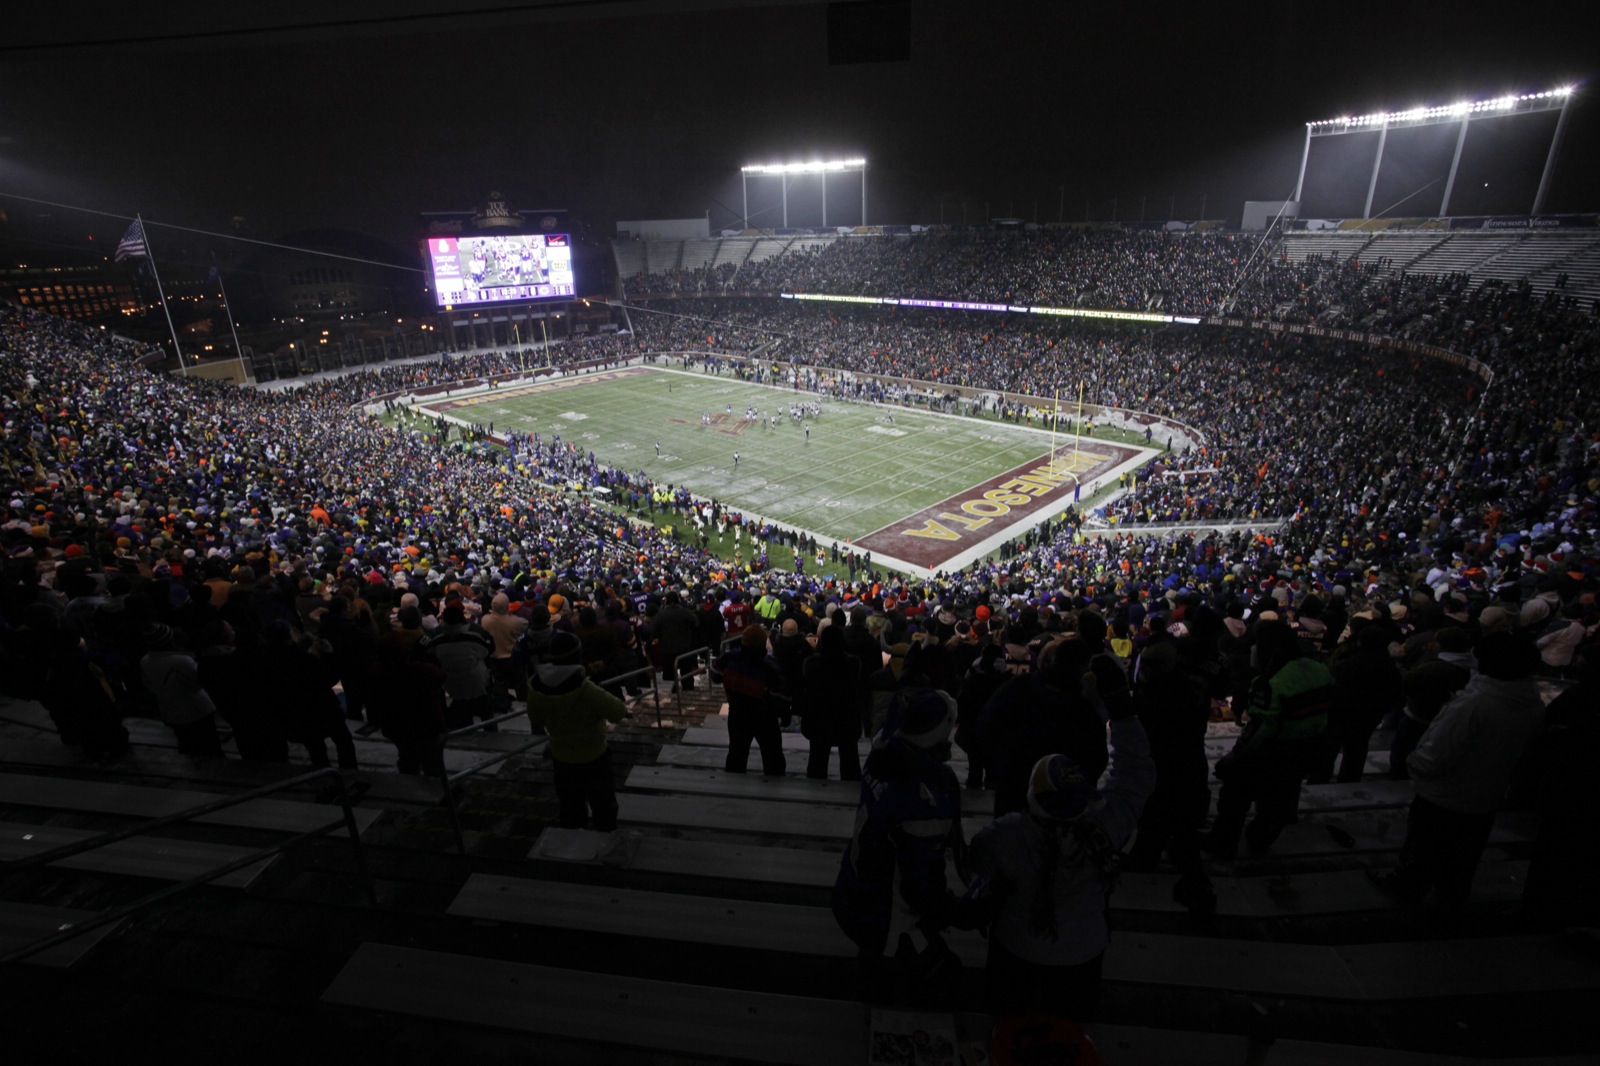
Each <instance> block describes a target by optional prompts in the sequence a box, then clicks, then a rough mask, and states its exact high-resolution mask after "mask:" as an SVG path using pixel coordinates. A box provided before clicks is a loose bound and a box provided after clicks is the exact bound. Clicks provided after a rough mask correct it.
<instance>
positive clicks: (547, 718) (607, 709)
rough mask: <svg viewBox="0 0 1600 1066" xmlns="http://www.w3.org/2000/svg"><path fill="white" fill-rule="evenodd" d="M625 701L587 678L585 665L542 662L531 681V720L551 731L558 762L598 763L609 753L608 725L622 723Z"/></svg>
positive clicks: (552, 747) (551, 750) (529, 716)
mask: <svg viewBox="0 0 1600 1066" xmlns="http://www.w3.org/2000/svg"><path fill="white" fill-rule="evenodd" d="M624 713H626V708H624V707H623V705H622V701H621V700H620V699H618V698H617V697H616V696H613V695H612V694H611V693H609V692H607V691H606V690H605V689H603V688H601V687H600V686H599V685H597V684H595V683H594V682H593V681H590V680H589V679H588V678H587V677H586V676H584V672H583V667H581V666H555V665H553V664H550V663H541V664H540V665H539V666H538V667H537V668H535V670H534V674H533V677H531V678H530V679H529V681H528V720H529V721H530V722H532V723H533V724H534V725H542V726H544V727H545V729H547V730H549V732H550V754H551V755H552V756H554V757H555V760H556V761H557V762H564V763H586V762H594V761H595V760H596V759H598V758H600V756H602V755H604V754H605V753H606V723H607V722H620V721H622V716H623V714H624Z"/></svg>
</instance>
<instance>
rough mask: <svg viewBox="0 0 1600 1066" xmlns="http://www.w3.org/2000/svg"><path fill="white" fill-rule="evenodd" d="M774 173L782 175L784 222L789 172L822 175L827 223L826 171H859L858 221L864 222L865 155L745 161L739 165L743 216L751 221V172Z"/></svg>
mask: <svg viewBox="0 0 1600 1066" xmlns="http://www.w3.org/2000/svg"><path fill="white" fill-rule="evenodd" d="M752 174H756V175H764V174H776V175H778V176H779V177H780V178H782V179H783V225H784V228H788V225H789V175H791V174H820V175H822V225H823V228H827V225H828V175H829V174H860V175H861V224H862V225H863V226H865V225H866V224H867V161H866V160H865V159H830V160H826V161H824V160H812V161H811V162H809V163H747V164H745V165H744V166H742V167H740V168H739V178H740V181H741V182H742V183H743V185H744V219H743V222H744V224H745V226H746V227H748V226H749V224H750V175H752Z"/></svg>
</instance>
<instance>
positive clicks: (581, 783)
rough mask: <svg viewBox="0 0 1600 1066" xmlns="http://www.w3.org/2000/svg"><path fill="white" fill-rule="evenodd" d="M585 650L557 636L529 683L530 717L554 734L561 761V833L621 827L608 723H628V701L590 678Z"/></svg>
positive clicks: (572, 639) (571, 637)
mask: <svg viewBox="0 0 1600 1066" xmlns="http://www.w3.org/2000/svg"><path fill="white" fill-rule="evenodd" d="M582 657H583V645H582V643H581V642H580V641H579V640H578V638H577V637H576V636H575V635H573V634H571V633H557V634H556V635H555V637H554V638H553V639H552V641H551V644H550V661H549V662H544V663H540V664H538V665H537V666H536V667H535V668H534V671H533V676H532V677H531V678H530V679H529V681H528V717H529V719H530V720H531V721H533V722H536V723H538V724H539V725H541V726H543V727H544V728H545V729H546V730H548V731H549V734H550V754H551V758H552V759H553V760H554V762H555V779H556V798H557V801H558V802H559V803H560V805H561V828H563V829H583V828H585V827H586V826H588V825H590V824H591V822H592V824H593V826H594V829H595V830H596V831H597V832H601V833H609V832H612V831H613V830H615V829H616V828H617V810H618V807H617V795H616V776H615V772H614V770H613V769H612V762H611V748H610V745H609V743H608V740H607V732H608V730H607V723H608V722H609V723H616V722H620V721H622V717H623V715H624V713H625V709H624V707H623V704H622V700H620V699H618V698H617V697H616V696H614V695H612V694H611V693H609V692H607V691H606V690H605V689H603V688H601V687H600V686H599V685H596V684H595V683H594V682H593V681H591V680H589V678H588V677H587V676H586V675H585V673H584V668H583V663H582Z"/></svg>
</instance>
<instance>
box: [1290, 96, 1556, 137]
mask: <svg viewBox="0 0 1600 1066" xmlns="http://www.w3.org/2000/svg"><path fill="white" fill-rule="evenodd" d="M1573 91H1574V90H1573V87H1572V86H1570V85H1563V86H1561V87H1560V88H1556V89H1546V90H1544V91H1542V92H1536V93H1507V94H1506V95H1504V96H1495V97H1490V98H1488V99H1483V100H1475V101H1462V102H1460V103H1455V104H1449V105H1446V106H1430V105H1418V106H1416V107H1412V108H1408V109H1406V110H1403V111H1378V112H1374V113H1373V114H1370V115H1358V116H1354V117H1352V116H1349V115H1342V116H1340V117H1339V118H1330V119H1322V120H1319V121H1316V122H1307V123H1306V128H1307V129H1310V130H1314V131H1317V132H1319V133H1320V132H1327V133H1345V132H1351V131H1353V130H1358V129H1368V128H1375V127H1379V126H1394V125H1413V124H1419V123H1420V124H1427V123H1432V122H1440V121H1449V120H1451V119H1456V118H1460V117H1461V116H1463V115H1484V114H1492V113H1498V112H1505V111H1544V110H1553V109H1555V108H1558V107H1560V106H1561V105H1562V104H1563V103H1565V101H1566V98H1567V97H1569V96H1571V95H1572V93H1573Z"/></svg>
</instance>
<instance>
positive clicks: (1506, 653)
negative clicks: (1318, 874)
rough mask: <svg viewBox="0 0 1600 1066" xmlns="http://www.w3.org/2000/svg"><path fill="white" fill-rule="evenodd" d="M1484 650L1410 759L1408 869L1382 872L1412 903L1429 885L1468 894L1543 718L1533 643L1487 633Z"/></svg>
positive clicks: (1391, 888) (1444, 895)
mask: <svg viewBox="0 0 1600 1066" xmlns="http://www.w3.org/2000/svg"><path fill="white" fill-rule="evenodd" d="M1477 655H1478V676H1477V677H1475V678H1473V679H1472V680H1471V681H1469V682H1467V687H1466V688H1465V689H1463V690H1462V691H1461V693H1460V695H1458V696H1456V697H1455V698H1454V699H1452V700H1451V701H1450V702H1449V703H1447V704H1445V706H1444V709H1443V710H1441V711H1440V712H1439V716H1438V717H1437V718H1435V719H1434V721H1433V722H1432V724H1430V725H1429V726H1428V728H1427V731H1426V732H1424V733H1423V734H1422V739H1421V741H1419V742H1418V744H1417V747H1416V750H1415V751H1413V752H1412V753H1411V757H1410V759H1408V760H1407V764H1408V766H1409V767H1410V770H1411V779H1412V781H1413V782H1415V786H1416V796H1415V798H1413V799H1412V801H1411V810H1410V813H1409V816H1408V817H1407V820H1406V839H1405V843H1404V844H1403V845H1402V847H1401V850H1400V867H1399V869H1398V870H1396V871H1394V872H1393V873H1391V874H1388V875H1386V876H1384V877H1381V878H1379V880H1378V883H1379V884H1380V885H1381V886H1382V887H1383V888H1384V889H1385V890H1386V891H1388V892H1390V893H1392V894H1393V895H1395V896H1396V897H1398V898H1399V899H1401V900H1403V901H1404V902H1407V903H1421V902H1422V901H1423V900H1424V899H1425V898H1426V897H1427V896H1428V894H1429V893H1430V892H1434V893H1436V894H1437V898H1438V901H1439V902H1440V903H1441V904H1445V905H1453V904H1459V903H1464V902H1465V901H1466V899H1467V897H1468V895H1469V894H1470V893H1471V890H1472V875H1473V873H1474V871H1476V870H1477V868H1478V860H1479V859H1480V858H1481V857H1482V855H1483V849H1484V847H1485V846H1486V845H1487V844H1488V842H1489V832H1490V830H1491V829H1493V828H1494V816H1495V811H1496V810H1497V809H1498V808H1499V806H1500V803H1501V801H1502V800H1503V799H1504V798H1505V794H1506V789H1507V788H1508V787H1509V785H1510V783H1511V776H1512V773H1513V771H1514V770H1515V769H1516V766H1517V762H1518V760H1519V759H1521V758H1522V755H1523V753H1524V752H1525V751H1526V750H1527V749H1528V746H1529V744H1530V743H1531V742H1532V741H1533V739H1534V738H1535V737H1536V736H1538V734H1539V732H1540V730H1541V729H1542V728H1543V726H1544V717H1545V708H1544V701H1543V700H1542V699H1540V698H1539V691H1538V689H1537V688H1536V687H1535V686H1534V683H1533V675H1534V673H1535V671H1537V669H1538V665H1539V653H1538V649H1536V648H1535V647H1534V646H1533V644H1532V642H1531V641H1529V640H1527V639H1525V638H1523V637H1519V636H1518V635H1516V634H1514V633H1496V634H1492V635H1490V636H1487V637H1485V638H1484V639H1483V641H1482V643H1480V644H1479V645H1478V650H1477Z"/></svg>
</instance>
